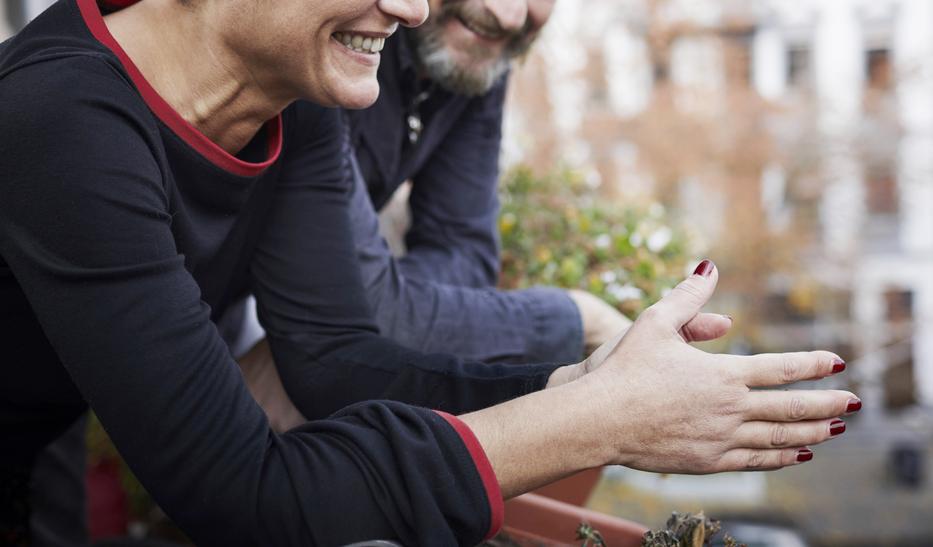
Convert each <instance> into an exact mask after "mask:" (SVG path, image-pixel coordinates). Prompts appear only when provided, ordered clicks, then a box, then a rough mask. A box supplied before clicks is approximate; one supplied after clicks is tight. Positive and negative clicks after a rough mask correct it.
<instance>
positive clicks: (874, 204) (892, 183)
mask: <svg viewBox="0 0 933 547" xmlns="http://www.w3.org/2000/svg"><path fill="white" fill-rule="evenodd" d="M867 186H868V187H867V188H866V190H867V192H866V195H865V199H866V201H867V203H866V205H867V206H868V212H869V213H870V214H873V215H896V214H897V212H898V209H900V201H899V199H898V195H897V180H896V179H895V177H894V173H892V172H891V171H888V170H879V171H876V172H873V173H872V172H870V173H869V176H868V182H867Z"/></svg>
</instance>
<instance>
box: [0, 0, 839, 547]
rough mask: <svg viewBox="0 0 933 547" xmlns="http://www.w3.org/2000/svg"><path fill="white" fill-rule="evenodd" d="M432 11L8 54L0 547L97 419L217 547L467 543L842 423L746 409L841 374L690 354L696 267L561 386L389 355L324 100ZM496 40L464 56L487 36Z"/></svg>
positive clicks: (0, 111)
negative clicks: (264, 394)
mask: <svg viewBox="0 0 933 547" xmlns="http://www.w3.org/2000/svg"><path fill="white" fill-rule="evenodd" d="M471 1H473V2H475V1H478V0H471ZM537 1H539V2H543V4H542V5H544V6H547V5H548V2H547V0H537ZM484 2H485V5H486V9H493V10H495V9H500V8H501V6H498V7H497V6H496V2H495V1H493V0H484ZM119 3H121V4H122V3H126V2H119ZM520 3H523V2H520ZM532 4H535V0H529V2H528V5H529V6H531V5H532ZM509 5H510V6H514V0H513V1H512V2H509ZM490 6H492V8H490ZM116 7H119V6H116ZM521 12H522V10H519V11H517V12H516V13H517V14H519V15H521ZM524 13H525V14H526V15H528V16H529V17H528V20H530V21H532V24H531V26H529V27H528V28H527V29H524V27H523V29H524V30H518V28H517V27H516V28H511V27H514V26H515V25H514V21H518V19H519V18H518V17H517V16H516V17H514V21H513V23H512V24H503V25H502V26H501V29H500V30H501V31H502V32H503V33H507V34H508V35H510V36H512V37H513V38H514V40H517V41H518V42H516V43H520V42H521V40H524V39H525V38H526V37H527V36H528V35H529V34H528V33H529V32H530V33H533V32H535V31H536V30H537V29H536V27H535V26H534V23H533V21H534V20H535V19H534V17H533V16H532V11H530V10H524ZM426 15H427V5H426V3H425V2H424V1H423V0H342V1H340V2H336V1H331V0H274V1H273V0H197V1H192V2H180V1H178V0H145V1H143V2H140V3H137V4H132V5H130V6H129V7H125V8H123V9H116V11H113V12H112V13H111V12H109V11H108V12H107V13H102V12H101V10H100V8H99V6H98V4H97V3H96V2H95V1H94V0H60V1H59V2H58V3H56V4H55V5H53V6H52V7H51V8H50V9H49V10H48V11H46V12H45V13H44V14H42V15H41V16H39V17H38V18H37V19H36V20H35V21H34V22H33V23H31V24H30V25H29V26H27V27H26V28H25V29H24V30H23V31H22V32H21V33H20V34H18V35H17V36H15V37H14V38H13V39H11V40H10V41H7V42H4V43H3V45H2V46H0V127H2V128H4V130H3V131H2V132H0V150H2V151H3V154H2V156H0V172H2V173H3V176H2V177H0V195H2V199H0V347H3V348H4V349H5V350H7V352H8V355H10V356H12V357H11V358H10V359H9V360H7V361H5V362H4V363H3V366H2V367H0V446H2V447H3V450H2V451H0V541H3V542H4V543H12V544H27V543H29V541H30V532H29V530H28V522H29V521H30V499H31V498H30V496H31V495H32V494H34V493H35V492H32V491H31V488H32V487H33V485H34V484H37V482H36V481H33V471H34V467H35V462H36V457H37V454H38V453H39V452H40V451H41V450H42V449H43V448H45V447H46V446H48V445H49V444H50V443H51V442H53V441H54V440H55V439H56V438H58V437H60V436H61V434H62V432H63V431H66V430H67V429H68V428H69V427H71V426H72V424H74V423H75V421H76V420H77V419H78V418H79V417H80V416H81V415H82V414H83V413H85V412H86V411H87V409H88V407H90V408H92V409H93V410H94V411H95V413H96V415H97V416H98V418H99V419H100V421H101V423H102V424H103V426H104V428H105V429H106V430H107V433H108V434H109V435H110V437H111V438H112V439H113V441H114V444H115V445H116V446H117V448H118V449H119V451H120V453H121V455H123V456H124V458H125V459H126V461H127V462H128V463H129V465H130V467H131V468H132V469H133V471H134V473H135V474H136V475H137V477H138V478H139V479H140V481H141V482H142V484H143V485H144V486H145V487H146V489H147V490H148V491H149V492H150V493H151V494H152V495H153V497H154V498H155V499H156V501H157V502H158V503H159V504H160V505H161V506H162V508H163V509H164V510H165V511H166V512H167V513H168V514H169V515H170V516H171V517H172V518H173V519H174V520H175V521H176V522H177V524H178V525H179V526H180V527H181V528H182V529H183V530H184V531H185V532H186V533H187V534H188V535H189V536H190V537H191V538H192V539H193V540H194V541H195V542H196V543H197V544H199V545H224V546H230V545H318V544H322V545H341V544H345V543H350V542H353V541H360V540H368V539H377V538H393V539H398V540H401V541H402V542H403V543H404V544H406V545H455V544H461V545H470V544H476V543H478V542H479V541H480V540H482V538H483V537H484V536H488V535H490V534H492V533H494V532H495V531H496V530H497V529H498V527H499V525H500V524H501V521H502V516H503V514H502V512H503V500H502V496H503V494H505V495H506V496H512V495H516V494H518V493H521V492H523V491H527V490H528V489H531V488H534V487H536V486H538V485H541V484H543V483H545V482H548V481H550V480H554V479H557V478H559V477H561V476H563V475H566V474H570V473H573V472H576V471H579V470H581V469H584V468H588V467H594V466H598V465H603V464H609V463H622V464H627V465H631V466H633V467H638V468H640V469H648V470H656V471H670V472H693V473H702V472H715V471H724V470H736V469H748V468H778V467H782V466H786V465H791V464H795V463H797V462H799V461H803V460H801V459H800V458H801V454H802V453H804V451H803V449H802V448H801V447H802V446H803V445H805V444H807V443H818V442H822V441H825V440H826V439H828V438H829V436H830V431H831V430H832V426H831V422H830V418H831V417H835V416H838V415H840V414H842V413H844V412H845V411H846V408H849V409H854V408H855V407H854V406H853V405H856V402H857V400H856V399H854V396H852V395H851V394H850V393H846V392H824V391H816V390H813V391H808V392H804V393H795V392H771V393H769V394H767V395H765V394H762V393H759V392H757V391H754V392H750V390H749V387H761V386H768V385H775V384H783V383H787V382H790V381H794V380H799V379H814V378H820V377H822V376H826V375H828V374H831V373H834V372H839V371H840V370H841V368H839V367H842V368H844V367H845V366H844V364H842V362H841V361H840V360H839V359H838V357H836V356H834V355H831V354H827V353H825V352H813V353H811V354H796V355H793V356H783V355H778V356H758V357H745V358H731V356H711V355H708V354H704V353H702V352H700V351H699V350H696V349H694V348H691V347H689V346H687V345H686V342H685V340H701V339H708V338H710V337H716V336H720V335H721V334H722V333H723V332H725V330H726V329H727V328H728V325H729V324H731V323H730V322H728V321H727V320H726V319H725V318H724V317H722V316H718V315H714V314H701V313H699V308H700V306H702V305H703V304H704V303H705V301H706V299H708V298H709V296H710V295H711V294H712V291H713V289H714V287H715V283H716V279H718V275H719V274H718V270H716V268H715V267H714V266H713V265H712V263H711V262H709V261H705V262H703V263H702V264H701V267H700V268H698V269H697V272H696V273H695V274H694V275H693V276H691V277H690V278H689V279H688V280H687V281H685V282H684V283H682V285H681V286H679V287H678V288H675V289H674V290H673V291H671V295H670V296H668V297H666V298H665V299H664V300H662V301H661V302H659V303H658V304H657V305H656V307H653V309H652V310H649V311H651V312H652V313H647V317H646V318H645V319H643V320H642V319H639V321H638V322H636V323H635V325H634V327H632V330H631V331H630V332H629V334H627V335H626V336H625V337H624V338H622V339H621V340H616V341H614V342H613V344H616V345H617V347H616V345H611V346H609V347H604V348H603V351H601V352H597V353H596V354H594V356H591V358H590V359H589V360H587V361H585V362H583V363H578V364H575V365H568V366H559V365H554V364H548V365H487V364H481V363H471V362H465V361H462V360H460V359H458V358H456V357H452V356H448V355H443V354H430V355H426V354H420V353H417V352H415V351H411V350H409V349H407V348H404V347H401V346H399V345H396V344H394V343H392V342H390V341H388V340H386V339H383V338H381V337H380V336H379V335H378V329H377V328H376V326H375V325H374V322H373V319H372V318H371V316H370V313H369V305H368V302H367V300H366V293H365V291H364V290H363V288H362V284H361V281H360V275H359V271H358V270H357V268H356V255H355V251H354V244H353V238H352V231H351V229H350V224H349V218H348V214H347V213H346V211H347V207H346V200H347V199H348V192H347V190H348V188H349V182H348V180H349V179H348V176H349V174H350V173H351V169H352V162H351V161H350V158H349V153H348V148H347V147H348V142H347V135H346V132H345V128H344V126H343V124H342V121H341V119H340V115H339V113H338V112H337V111H336V110H335V109H333V108H328V107H333V106H343V107H362V106H366V105H368V104H370V103H371V102H372V101H373V100H375V98H376V95H377V93H378V91H379V89H378V83H377V80H376V69H377V67H378V64H379V54H378V53H376V52H374V49H375V48H376V46H374V44H377V45H381V44H379V42H377V40H378V41H381V40H382V39H384V38H388V37H389V36H390V35H391V34H392V33H393V32H394V31H395V30H396V28H397V27H398V26H399V25H416V24H419V23H420V22H422V21H423V20H424V18H425V17H426ZM506 15H508V14H503V16H502V18H501V20H502V21H510V20H513V19H510V18H509V17H507V16H506ZM457 24H460V23H457ZM476 24H479V23H476ZM470 25H471V26H473V28H474V29H475V28H478V27H476V25H475V24H474V23H472V22H471V23H470ZM507 27H508V28H507ZM464 29H466V30H467V31H469V32H473V31H471V30H469V27H466V26H465V27H464ZM492 32H494V31H493V30H491V29H487V28H485V27H483V30H482V33H483V34H485V35H484V36H479V35H478V34H477V35H476V38H475V40H477V41H484V42H482V43H485V42H489V41H495V40H505V39H506V35H505V34H503V35H502V36H501V37H497V38H493V36H494V34H491V33H492ZM495 32H499V31H495ZM348 36H349V38H350V46H351V47H347V45H346V39H347V37H348ZM467 36H468V35H467ZM367 40H371V41H370V42H369V44H368V47H365V46H366V43H367ZM508 42H509V43H512V42H513V40H508ZM476 43H480V42H476ZM505 45H506V44H505V42H503V43H501V44H500V46H501V47H505ZM484 47H485V46H484ZM467 49H469V48H467ZM357 50H362V51H357ZM310 101H314V102H310ZM315 103H316V104H315ZM250 292H251V293H253V294H254V295H255V296H256V300H257V303H258V309H259V316H260V321H261V322H262V325H263V327H264V328H265V330H266V333H267V335H268V340H269V344H270V347H271V350H272V353H273V355H274V357H275V360H276V362H277V363H282V364H285V365H287V366H288V369H289V370H291V371H295V376H294V377H293V378H291V380H292V381H291V382H289V386H288V388H289V390H290V391H295V392H299V393H302V394H304V395H306V396H305V397H304V398H303V400H304V401H305V403H304V405H303V406H302V408H300V409H299V410H300V411H301V413H302V414H303V415H304V416H306V417H308V418H312V419H313V420H314V421H310V422H307V423H304V424H301V425H299V426H298V427H296V428H294V429H291V430H290V431H288V432H285V433H282V434H277V433H276V432H274V431H273V430H272V429H271V428H270V426H269V422H268V420H267V418H266V416H265V415H264V414H263V411H262V409H261V408H260V407H259V406H258V405H257V404H256V402H255V401H254V400H253V398H252V397H251V396H250V393H249V391H248V389H247V387H246V385H245V384H244V381H243V377H242V375H241V374H240V371H239V368H238V367H237V364H236V363H235V362H234V361H233V359H232V358H231V356H230V351H229V349H228V347H227V346H226V345H225V343H224V342H223V340H222V339H221V337H220V335H219V332H218V328H217V326H216V324H215V321H216V320H217V319H218V318H219V317H220V316H221V315H222V314H223V313H224V312H225V311H226V310H227V309H228V308H230V307H231V305H232V304H233V303H234V302H236V301H238V300H240V299H242V298H243V297H244V296H245V295H246V294H247V293H250ZM312 309H323V310H326V311H327V312H330V314H331V315H330V317H333V318H334V320H333V321H330V322H324V321H319V320H316V319H315V318H317V317H320V316H319V315H316V314H313V313H309V310H312ZM739 371H741V372H739ZM698 375H699V376H698ZM697 377H699V378H701V379H702V381H681V380H682V379H683V378H697ZM632 386H635V387H632ZM545 387H547V388H553V389H546V390H545V389H544V388H545ZM685 401H686V402H689V404H683V403H684V402H685ZM500 403H501V404H500ZM847 404H848V405H849V406H848V407H847V406H846V405H847ZM429 409H437V410H429ZM633 409H634V410H633ZM788 409H791V410H793V412H792V413H791V414H790V415H788V412H787V410H788ZM447 412H449V413H450V414H448V413H447ZM451 414H461V415H462V416H461V417H460V418H458V417H454V416H453V415H451ZM792 422H799V423H792ZM775 430H779V431H781V432H782V435H781V436H780V437H776V436H773V435H772V432H773V431H775ZM776 438H779V439H781V442H780V445H776V444H775V441H773V440H771V439H776ZM568 445H571V446H574V447H577V449H575V450H574V451H572V452H571V453H567V451H565V450H564V449H563V447H564V446H568ZM807 452H809V451H807ZM810 455H811V456H812V453H810ZM500 488H501V490H500ZM70 509H71V510H70V511H69V514H71V515H81V514H82V512H81V511H80V508H79V507H77V506H75V507H71V508H70ZM69 539H72V538H69ZM73 539H74V540H75V541H76V542H77V541H80V538H73Z"/></svg>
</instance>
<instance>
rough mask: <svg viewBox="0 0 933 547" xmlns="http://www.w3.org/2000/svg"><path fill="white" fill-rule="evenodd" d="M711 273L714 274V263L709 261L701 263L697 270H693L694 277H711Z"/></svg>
mask: <svg viewBox="0 0 933 547" xmlns="http://www.w3.org/2000/svg"><path fill="white" fill-rule="evenodd" d="M711 273H713V263H712V262H710V261H709V260H704V261H703V262H700V264H699V265H698V266H697V269H695V270H693V275H702V276H703V277H709V274H711Z"/></svg>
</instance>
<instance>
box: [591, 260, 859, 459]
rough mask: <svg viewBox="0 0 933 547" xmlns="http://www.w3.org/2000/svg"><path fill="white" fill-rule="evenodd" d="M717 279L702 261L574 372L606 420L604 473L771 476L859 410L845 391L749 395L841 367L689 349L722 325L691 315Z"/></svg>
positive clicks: (823, 358) (820, 355) (811, 358)
mask: <svg viewBox="0 0 933 547" xmlns="http://www.w3.org/2000/svg"><path fill="white" fill-rule="evenodd" d="M718 277H719V274H718V271H717V269H716V267H715V266H714V265H713V264H712V263H711V262H709V261H704V262H703V263H702V264H700V266H699V267H698V268H697V270H696V272H695V273H694V275H692V276H690V277H689V278H688V279H686V280H685V281H683V282H682V283H681V284H680V285H678V286H677V287H676V288H674V290H672V291H671V292H670V294H668V295H667V296H666V297H665V298H663V299H662V300H660V301H659V302H657V303H656V304H654V305H653V306H651V307H650V308H648V309H647V310H645V312H644V313H642V314H641V316H639V317H638V319H637V320H636V321H635V324H634V325H633V326H632V327H631V328H630V329H629V330H628V331H627V332H626V333H624V335H623V336H621V337H620V338H619V340H618V341H617V342H616V343H615V344H612V342H610V343H609V344H612V345H610V346H604V348H600V350H598V351H597V353H596V354H594V355H592V356H591V357H590V358H589V359H588V360H587V361H585V362H584V363H583V364H584V365H585V364H586V363H589V365H588V366H587V369H586V370H585V372H588V373H587V374H585V375H582V377H580V378H579V381H580V382H584V383H587V384H589V387H590V388H591V389H592V391H593V393H594V394H596V393H598V394H599V397H601V398H602V405H603V408H605V409H606V410H607V412H606V413H605V415H604V416H603V417H602V419H603V420H604V429H605V431H604V434H605V437H604V438H605V439H614V442H613V446H612V450H613V452H614V455H611V456H610V459H611V460H612V461H613V463H620V464H623V465H626V466H629V467H633V468H637V469H643V470H647V471H655V472H672V473H715V472H720V471H733V470H749V469H776V468H780V467H784V466H788V465H793V464H796V463H800V462H803V461H807V460H809V459H811V458H812V456H813V454H812V452H811V451H810V450H809V448H807V446H808V445H814V444H818V443H821V442H824V441H826V440H828V439H830V438H831V437H832V436H834V435H836V434H839V433H841V432H842V431H844V429H845V425H844V424H843V423H842V422H841V420H838V419H837V418H838V417H839V416H842V415H844V414H847V413H849V412H853V411H855V410H858V408H861V403H860V402H859V400H858V398H857V397H856V396H855V395H853V394H852V393H849V392H847V391H829V390H823V391H819V390H805V391H773V390H770V391H769V390H759V389H757V388H764V387H772V386H780V385H786V384H790V383H793V382H798V381H801V380H815V379H820V378H823V377H826V376H829V375H831V374H834V373H838V372H841V371H842V370H844V369H845V363H844V362H843V361H842V359H840V358H839V357H838V356H837V355H835V354H833V353H830V352H826V351H812V352H802V353H783V354H767V355H754V356H735V355H715V354H710V353H706V352H704V351H701V350H699V349H697V348H695V347H693V346H691V345H689V344H688V343H687V342H691V341H699V340H708V339H712V338H717V337H719V336H722V335H723V334H724V333H725V332H726V331H727V330H728V328H729V326H730V325H731V320H730V319H729V318H727V317H725V316H721V315H715V314H704V313H700V309H701V308H702V306H703V305H704V304H706V302H707V301H708V300H709V298H710V296H712V294H713V291H714V290H715V287H716V282H717V281H718ZM600 352H602V354H600Z"/></svg>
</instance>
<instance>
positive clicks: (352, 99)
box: [336, 82, 379, 110]
mask: <svg viewBox="0 0 933 547" xmlns="http://www.w3.org/2000/svg"><path fill="white" fill-rule="evenodd" d="M352 87H353V89H352V90H351V89H345V90H342V91H341V92H340V93H339V94H338V95H337V97H336V99H337V100H336V102H337V105H338V106H340V107H342V108H349V109H351V110H360V109H363V108H369V107H370V106H372V105H373V103H375V102H376V99H378V98H379V84H378V83H377V82H372V83H371V84H365V85H355V86H352Z"/></svg>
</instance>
